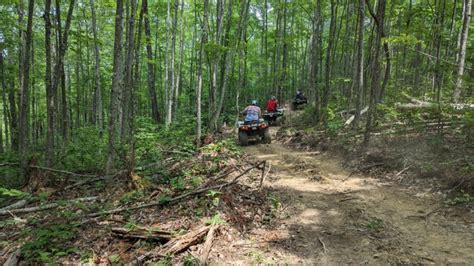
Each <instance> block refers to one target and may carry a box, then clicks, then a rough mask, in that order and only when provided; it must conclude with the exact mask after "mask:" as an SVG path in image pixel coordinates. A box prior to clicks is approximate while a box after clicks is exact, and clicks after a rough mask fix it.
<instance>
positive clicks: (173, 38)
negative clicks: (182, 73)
mask: <svg viewBox="0 0 474 266" xmlns="http://www.w3.org/2000/svg"><path fill="white" fill-rule="evenodd" d="M178 7H179V0H175V1H174V16H173V24H172V26H171V52H170V59H169V61H170V65H169V67H168V82H169V90H168V103H167V111H166V126H167V127H168V126H169V125H171V121H172V119H173V98H174V90H175V71H176V70H175V53H176V31H177V25H178Z"/></svg>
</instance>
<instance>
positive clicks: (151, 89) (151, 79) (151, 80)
mask: <svg viewBox="0 0 474 266" xmlns="http://www.w3.org/2000/svg"><path fill="white" fill-rule="evenodd" d="M142 10H143V16H144V20H145V38H146V55H147V76H148V77H147V83H148V94H149V97H150V104H151V117H152V118H153V120H154V121H155V122H156V123H160V121H161V118H160V112H159V110H158V100H157V98H156V88H155V69H156V63H155V60H153V48H152V46H151V30H150V19H149V14H148V0H143V3H142Z"/></svg>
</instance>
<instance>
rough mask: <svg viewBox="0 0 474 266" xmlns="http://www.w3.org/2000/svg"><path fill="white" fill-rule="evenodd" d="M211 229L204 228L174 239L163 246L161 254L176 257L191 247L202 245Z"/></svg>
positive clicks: (208, 227)
mask: <svg viewBox="0 0 474 266" xmlns="http://www.w3.org/2000/svg"><path fill="white" fill-rule="evenodd" d="M210 228H211V226H202V227H199V228H197V229H195V230H193V231H191V232H189V233H187V234H185V235H182V236H179V237H177V238H175V239H172V240H171V241H169V242H168V243H166V244H165V245H164V246H163V248H162V251H161V252H160V254H163V255H174V254H177V253H180V252H182V251H184V250H186V249H187V248H189V247H190V246H193V245H196V244H198V243H200V242H201V241H202V240H203V239H204V237H205V236H206V234H207V232H208V231H209V230H210Z"/></svg>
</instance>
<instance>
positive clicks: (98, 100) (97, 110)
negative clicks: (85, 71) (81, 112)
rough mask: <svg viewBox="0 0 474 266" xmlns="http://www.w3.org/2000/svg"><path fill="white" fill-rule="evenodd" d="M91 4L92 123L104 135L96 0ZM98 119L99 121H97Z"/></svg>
mask: <svg viewBox="0 0 474 266" xmlns="http://www.w3.org/2000/svg"><path fill="white" fill-rule="evenodd" d="M89 4H90V6H91V17H92V34H93V36H94V59H95V65H94V78H95V92H94V100H93V105H92V106H93V107H92V108H93V110H92V122H93V123H94V124H96V121H97V122H98V126H99V131H100V134H101V135H102V131H103V130H104V110H103V107H102V88H101V83H100V50H99V43H98V42H99V41H98V38H97V20H96V15H95V8H94V0H90V1H89ZM96 119H97V120H96Z"/></svg>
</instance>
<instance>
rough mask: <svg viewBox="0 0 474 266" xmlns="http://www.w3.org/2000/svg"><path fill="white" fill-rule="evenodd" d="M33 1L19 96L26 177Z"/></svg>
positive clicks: (21, 139) (30, 3)
mask: <svg viewBox="0 0 474 266" xmlns="http://www.w3.org/2000/svg"><path fill="white" fill-rule="evenodd" d="M34 5H35V1H34V0H29V1H28V23H27V26H26V37H25V46H24V47H23V52H22V53H23V63H22V67H23V68H22V69H20V71H22V80H21V84H20V85H21V86H20V87H21V95H20V117H19V118H20V120H19V121H20V123H19V134H18V140H19V142H18V143H19V152H20V158H21V167H22V168H23V171H24V174H25V176H26V172H27V169H26V167H27V165H28V141H29V140H28V136H29V134H28V133H29V93H30V92H29V81H30V55H31V52H30V51H31V43H32V39H33V11H34Z"/></svg>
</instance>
